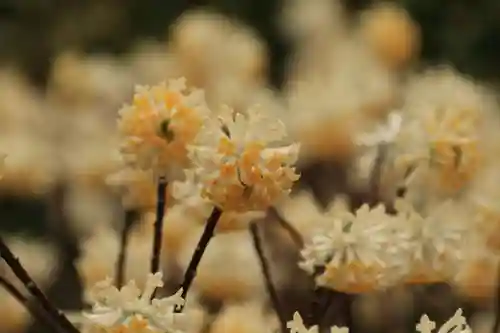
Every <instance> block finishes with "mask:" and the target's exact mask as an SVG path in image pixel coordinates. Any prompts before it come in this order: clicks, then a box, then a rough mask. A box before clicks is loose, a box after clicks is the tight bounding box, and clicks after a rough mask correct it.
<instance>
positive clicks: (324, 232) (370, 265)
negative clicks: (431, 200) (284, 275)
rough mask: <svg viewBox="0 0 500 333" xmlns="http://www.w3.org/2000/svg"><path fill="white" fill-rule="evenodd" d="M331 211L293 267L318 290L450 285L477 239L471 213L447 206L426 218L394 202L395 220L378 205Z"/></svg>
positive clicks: (455, 205) (319, 222) (405, 204)
mask: <svg viewBox="0 0 500 333" xmlns="http://www.w3.org/2000/svg"><path fill="white" fill-rule="evenodd" d="M333 207H335V205H332V206H331V207H330V209H328V210H327V211H326V212H325V213H323V214H322V216H321V217H320V218H319V220H318V219H317V220H316V221H312V222H311V223H315V225H316V226H317V229H316V231H315V232H314V233H312V234H311V235H310V237H309V238H308V239H306V245H305V247H304V248H303V250H302V252H301V254H302V261H301V262H300V263H299V266H300V267H301V268H303V269H304V270H306V271H307V272H308V273H310V274H314V275H315V276H316V283H317V284H318V285H321V286H324V287H327V288H331V289H335V290H340V291H344V292H349V293H362V292H368V291H372V290H376V289H382V288H385V287H388V286H390V285H394V284H395V283H398V282H420V283H426V282H435V281H446V280H450V279H453V278H454V277H455V276H456V274H457V273H458V270H459V268H460V265H461V263H462V260H463V259H464V258H465V257H466V256H465V251H466V248H467V244H468V242H469V241H470V239H471V238H472V237H474V235H475V234H477V233H474V232H473V230H474V229H473V224H472V223H471V221H472V219H471V216H472V215H471V213H470V212H469V211H468V210H467V209H466V208H464V207H463V206H461V205H460V204H459V203H456V202H453V201H449V202H444V203H442V204H440V205H437V206H436V207H433V209H431V210H429V213H428V214H424V213H418V212H417V211H416V210H415V209H414V207H413V206H412V205H411V204H410V203H409V202H407V201H405V200H403V199H401V200H398V201H397V202H396V208H397V213H396V214H388V213H387V212H386V209H385V207H384V205H382V204H380V205H378V206H376V207H374V208H370V207H369V206H368V205H366V204H365V205H363V206H361V207H360V208H359V209H358V210H356V211H355V212H354V213H351V212H349V211H348V210H347V207H345V206H344V207H345V210H344V211H342V210H339V209H338V208H339V207H342V206H339V205H336V207H337V209H333Z"/></svg>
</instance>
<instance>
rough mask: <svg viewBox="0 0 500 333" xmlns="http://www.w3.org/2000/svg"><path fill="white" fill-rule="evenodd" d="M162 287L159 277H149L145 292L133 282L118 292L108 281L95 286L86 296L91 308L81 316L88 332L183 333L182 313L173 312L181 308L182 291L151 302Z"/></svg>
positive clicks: (158, 274) (160, 277) (157, 275)
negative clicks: (91, 305)
mask: <svg viewBox="0 0 500 333" xmlns="http://www.w3.org/2000/svg"><path fill="white" fill-rule="evenodd" d="M162 286H163V281H162V274H161V273H156V274H154V275H152V274H150V275H149V277H148V279H147V281H146V285H145V287H144V290H143V291H141V290H140V289H139V288H138V287H137V286H136V284H135V282H134V281H131V282H129V283H128V284H127V285H126V286H124V287H123V288H121V289H120V290H118V289H117V288H116V287H114V286H113V284H112V280H111V279H106V280H104V281H101V282H99V283H97V284H96V285H95V286H94V287H93V288H92V290H91V291H90V293H89V296H90V298H91V299H92V300H93V302H94V305H93V308H92V311H91V312H89V313H86V314H84V316H85V318H86V320H85V325H84V326H85V327H86V329H87V330H88V331H89V332H113V333H114V332H120V333H127V332H130V333H159V332H182V331H183V330H184V329H183V328H184V325H185V324H186V323H185V321H184V320H183V316H184V315H183V314H176V313H174V311H173V310H174V307H176V306H179V305H183V304H184V300H183V299H182V298H181V296H180V295H181V291H178V292H177V293H176V294H175V295H173V296H170V297H166V298H162V299H153V300H151V296H152V295H153V293H154V291H155V290H156V289H157V288H159V287H162Z"/></svg>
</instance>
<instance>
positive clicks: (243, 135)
mask: <svg viewBox="0 0 500 333" xmlns="http://www.w3.org/2000/svg"><path fill="white" fill-rule="evenodd" d="M186 91H188V90H187V88H186V86H185V80H184V79H179V80H177V81H171V82H170V83H169V84H168V85H167V84H160V85H157V86H153V87H139V88H137V89H136V94H135V96H134V101H133V105H131V106H126V107H124V108H123V109H122V110H121V111H120V116H121V118H120V122H119V130H120V133H121V134H122V136H123V137H124V144H123V148H122V155H123V156H124V159H125V161H127V163H128V165H129V166H132V167H134V168H140V169H142V170H146V171H152V172H153V173H154V174H155V175H156V177H158V176H168V179H170V180H180V179H181V176H180V175H179V171H183V170H184V172H185V173H186V176H187V177H186V182H188V183H189V184H192V185H190V186H189V188H190V189H191V190H192V191H193V193H194V194H193V197H196V193H195V192H197V191H201V196H202V197H203V198H205V199H207V200H208V201H210V202H212V203H213V204H214V205H216V206H218V207H220V208H221V209H222V210H224V211H236V212H247V211H262V210H265V209H267V208H268V207H269V206H270V205H272V204H273V203H274V202H276V201H279V200H280V199H282V198H283V197H284V196H286V194H288V193H289V192H290V189H291V187H292V185H293V183H294V182H295V181H296V180H297V179H298V178H299V176H298V174H297V173H296V172H295V169H294V168H293V164H295V162H296V161H297V158H298V152H299V146H298V144H285V143H284V142H285V141H284V140H286V129H285V125H284V124H283V123H282V122H281V121H280V120H278V119H275V118H273V117H272V116H270V115H269V114H268V112H266V111H265V110H264V109H263V108H262V107H259V106H255V107H253V108H250V109H249V110H247V111H246V112H245V113H239V112H235V111H233V110H232V109H230V108H228V107H224V108H222V110H220V111H218V112H212V111H210V110H209V109H208V107H207V106H206V103H205V101H204V98H203V93H202V92H201V91H199V90H194V91H192V92H190V93H187V92H186ZM177 187H179V185H177ZM184 192H185V191H184ZM182 196H184V197H185V196H186V193H184V194H183V195H182Z"/></svg>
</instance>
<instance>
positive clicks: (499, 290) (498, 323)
mask: <svg viewBox="0 0 500 333" xmlns="http://www.w3.org/2000/svg"><path fill="white" fill-rule="evenodd" d="M499 329H500V265H499V266H498V268H497V287H496V299H495V322H494V324H493V330H492V333H498V330H499Z"/></svg>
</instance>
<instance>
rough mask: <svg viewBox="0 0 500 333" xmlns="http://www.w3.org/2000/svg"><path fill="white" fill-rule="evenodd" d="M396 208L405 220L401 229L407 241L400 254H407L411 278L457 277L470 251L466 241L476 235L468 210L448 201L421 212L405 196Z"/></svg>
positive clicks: (416, 281)
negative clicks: (426, 211)
mask: <svg viewBox="0 0 500 333" xmlns="http://www.w3.org/2000/svg"><path fill="white" fill-rule="evenodd" d="M396 209H397V211H398V215H399V216H400V217H401V221H402V222H403V224H402V225H401V227H400V228H399V230H398V231H399V234H400V239H401V241H403V240H404V241H403V242H404V244H406V251H404V252H402V253H401V256H402V257H404V256H407V259H406V260H407V262H408V265H406V268H410V271H409V272H408V273H409V276H408V281H409V282H415V283H425V282H441V281H446V280H448V279H449V278H452V277H454V276H455V275H456V274H457V273H458V270H459V269H460V267H461V266H462V264H463V260H464V256H465V253H466V251H468V250H466V249H467V247H468V246H466V244H467V243H466V240H469V239H470V238H471V237H473V233H471V231H472V230H471V228H470V221H471V220H472V215H471V214H470V212H469V211H468V209H467V208H466V207H464V205H461V204H460V203H458V202H455V201H451V200H449V201H445V202H442V203H439V204H437V205H433V206H432V207H429V209H428V213H425V212H424V213H420V212H416V211H415V209H414V207H412V206H411V205H410V204H409V203H408V202H406V201H405V200H403V199H401V200H398V201H396Z"/></svg>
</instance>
